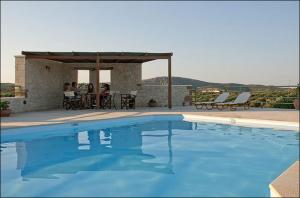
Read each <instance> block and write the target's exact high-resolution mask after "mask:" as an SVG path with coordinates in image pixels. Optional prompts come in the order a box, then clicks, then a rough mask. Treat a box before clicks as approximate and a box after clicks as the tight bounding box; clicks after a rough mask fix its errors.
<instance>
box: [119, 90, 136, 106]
mask: <svg viewBox="0 0 300 198" xmlns="http://www.w3.org/2000/svg"><path fill="white" fill-rule="evenodd" d="M136 95H137V91H130V93H129V94H121V109H123V107H125V108H126V109H135V98H136Z"/></svg>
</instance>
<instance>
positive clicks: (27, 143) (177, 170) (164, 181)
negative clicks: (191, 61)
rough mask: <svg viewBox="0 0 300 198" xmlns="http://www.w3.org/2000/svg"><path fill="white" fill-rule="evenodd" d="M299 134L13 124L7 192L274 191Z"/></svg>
mask: <svg viewBox="0 0 300 198" xmlns="http://www.w3.org/2000/svg"><path fill="white" fill-rule="evenodd" d="M298 156H299V133H298V132H295V131H280V130H273V129H263V128H249V127H238V126H232V125H224V124H216V123H195V122H187V121H182V117H180V116H157V117H148V118H146V117H145V118H131V119H127V120H126V119H124V120H122V119H120V120H112V121H101V122H89V123H78V124H64V125H55V126H45V127H32V128H21V129H10V130H9V129H8V130H6V131H5V130H4V131H2V134H1V196H14V197H15V196H29V197H33V196H40V197H41V196H51V197H53V196H60V197H62V196H77V197H78V196H86V197H91V196H98V197H99V196H106V197H107V196H118V197H120V196H127V197H131V196H151V197H157V196H222V197H223V196H238V197H241V196H242V197H245V196H247V197H249V196H260V197H262V196H265V197H267V196H269V189H268V185H269V183H270V182H271V181H272V180H274V179H275V178H276V177H277V176H278V175H279V174H280V173H281V172H282V171H284V170H285V169H286V168H287V167H289V166H290V165H291V164H292V163H293V162H295V160H297V159H298V158H299V157H298Z"/></svg>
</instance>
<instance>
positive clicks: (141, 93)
mask: <svg viewBox="0 0 300 198" xmlns="http://www.w3.org/2000/svg"><path fill="white" fill-rule="evenodd" d="M187 95H189V90H188V86H187V85H173V86H172V105H173V106H182V103H183V102H184V97H185V96H187ZM151 99H154V100H155V101H156V102H157V104H158V106H159V107H167V106H168V86H167V85H142V86H141V87H140V89H138V94H137V98H136V106H138V107H146V106H148V101H149V100H151Z"/></svg>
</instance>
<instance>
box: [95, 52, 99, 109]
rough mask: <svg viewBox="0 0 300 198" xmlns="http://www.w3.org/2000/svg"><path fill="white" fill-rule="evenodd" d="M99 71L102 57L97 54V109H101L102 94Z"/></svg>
mask: <svg viewBox="0 0 300 198" xmlns="http://www.w3.org/2000/svg"><path fill="white" fill-rule="evenodd" d="M99 70H100V57H99V54H97V58H96V108H97V109H99V108H100V93H99V83H100V76H99Z"/></svg>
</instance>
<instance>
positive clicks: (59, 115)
mask: <svg viewBox="0 0 300 198" xmlns="http://www.w3.org/2000/svg"><path fill="white" fill-rule="evenodd" d="M158 114H192V115H202V116H214V117H230V118H246V119H258V120H273V121H274V120H275V121H285V122H294V123H295V122H296V123H299V111H297V110H287V109H272V108H250V110H243V109H238V110H236V111H230V110H223V111H219V110H197V109H196V108H195V107H193V106H181V107H173V108H172V109H171V110H169V109H168V108H166V107H154V108H149V107H147V108H137V109H135V110H120V109H118V110H96V109H90V110H68V111H67V110H64V109H57V110H48V111H36V112H25V113H16V114H12V115H11V116H10V117H3V118H1V128H14V127H25V126H36V125H46V124H60V123H67V122H74V121H77V122H79V121H88V120H97V119H109V118H119V117H127V116H143V115H158Z"/></svg>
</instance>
